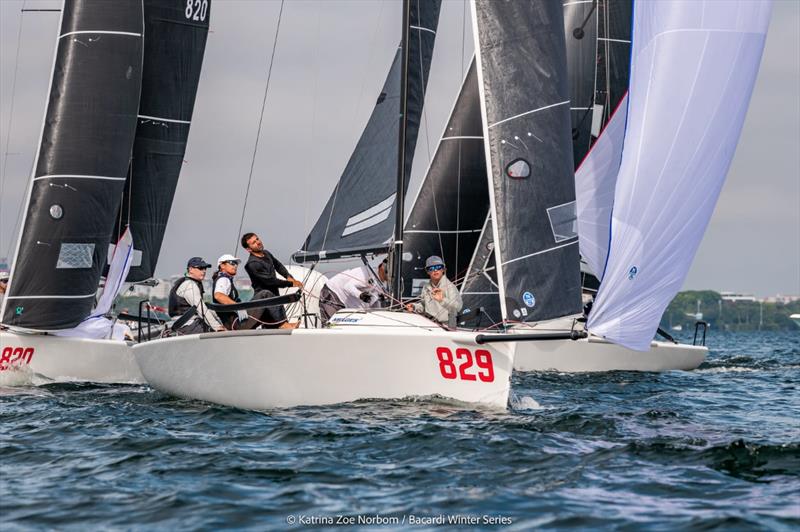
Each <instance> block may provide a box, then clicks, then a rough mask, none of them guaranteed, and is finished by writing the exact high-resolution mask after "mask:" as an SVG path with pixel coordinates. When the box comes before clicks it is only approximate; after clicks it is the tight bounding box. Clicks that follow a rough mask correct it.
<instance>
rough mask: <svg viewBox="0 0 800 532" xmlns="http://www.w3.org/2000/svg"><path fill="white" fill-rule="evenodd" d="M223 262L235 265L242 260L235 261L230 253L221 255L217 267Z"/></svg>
mask: <svg viewBox="0 0 800 532" xmlns="http://www.w3.org/2000/svg"><path fill="white" fill-rule="evenodd" d="M223 262H235V263H236V264H239V263H240V262H242V260H241V259H237V258H236V257H234V256H233V255H231V254H230V253H226V254H224V255H222V256H221V257H220V258H218V259H217V266H219V265H220V264H222V263H223Z"/></svg>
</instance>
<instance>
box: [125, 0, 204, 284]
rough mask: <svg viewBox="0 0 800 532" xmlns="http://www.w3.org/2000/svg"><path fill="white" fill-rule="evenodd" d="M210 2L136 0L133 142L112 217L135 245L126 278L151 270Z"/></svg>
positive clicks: (182, 146)
mask: <svg viewBox="0 0 800 532" xmlns="http://www.w3.org/2000/svg"><path fill="white" fill-rule="evenodd" d="M210 18H211V2H210V0H202V1H200V0H195V1H193V2H186V1H184V0H170V1H168V2H164V1H162V0H145V1H144V26H145V40H144V66H143V74H142V94H141V100H140V104H139V116H138V124H137V127H136V140H135V142H134V146H133V158H132V160H131V166H130V171H129V175H128V182H127V183H126V186H125V198H124V200H123V202H122V213H121V215H120V217H119V220H120V227H119V230H118V233H119V234H120V235H121V234H123V233H124V232H125V230H126V228H127V227H130V230H131V232H132V234H133V241H134V244H135V251H134V256H133V266H132V267H131V271H130V273H129V275H128V281H141V280H144V279H148V278H150V277H152V276H153V273H154V271H155V267H156V263H157V261H158V255H159V252H160V250H161V242H162V240H163V238H164V231H165V229H166V226H167V220H168V218H169V212H170V209H171V207H172V200H173V197H174V195H175V188H176V187H177V185H178V177H179V175H180V172H181V168H183V156H184V154H185V152H186V141H187V138H188V136H189V126H190V125H191V121H192V111H193V109H194V101H195V95H196V93H197V86H198V83H199V81H200V69H201V67H202V64H203V53H204V51H205V46H206V36H207V35H208V25H209V20H210Z"/></svg>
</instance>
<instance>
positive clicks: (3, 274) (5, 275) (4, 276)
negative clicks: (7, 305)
mask: <svg viewBox="0 0 800 532" xmlns="http://www.w3.org/2000/svg"><path fill="white" fill-rule="evenodd" d="M10 276H11V275H10V274H9V273H8V272H0V281H8V278H9V277H10Z"/></svg>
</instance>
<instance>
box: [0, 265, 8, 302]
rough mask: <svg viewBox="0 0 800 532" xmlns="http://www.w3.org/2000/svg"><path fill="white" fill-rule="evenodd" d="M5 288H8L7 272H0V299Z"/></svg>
mask: <svg viewBox="0 0 800 532" xmlns="http://www.w3.org/2000/svg"><path fill="white" fill-rule="evenodd" d="M7 288H8V272H0V301H2V300H3V297H4V296H5V293H6V289H7Z"/></svg>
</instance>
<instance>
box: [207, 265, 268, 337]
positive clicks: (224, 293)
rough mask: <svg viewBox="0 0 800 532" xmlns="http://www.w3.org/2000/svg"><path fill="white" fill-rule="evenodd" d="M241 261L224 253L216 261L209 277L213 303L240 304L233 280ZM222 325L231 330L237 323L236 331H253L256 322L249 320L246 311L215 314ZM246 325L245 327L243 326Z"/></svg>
mask: <svg viewBox="0 0 800 532" xmlns="http://www.w3.org/2000/svg"><path fill="white" fill-rule="evenodd" d="M240 262H241V260H239V259H237V258H236V257H234V256H233V255H231V254H229V253H226V254H225V255H222V256H221V257H220V258H219V259H217V271H216V272H214V275H213V276H212V277H211V285H212V289H211V293H212V294H213V297H214V303H217V304H219V305H233V304H235V303H240V302H241V299H239V290H238V289H237V288H236V284H235V280H234V278H235V277H236V271H237V270H238V269H239V263H240ZM217 314H218V315H219V318H220V319H221V320H222V323H223V324H224V325H225V328H226V329H233V328H234V325H235V324H237V323H238V327H236V328H237V329H254V328H255V327H256V326H257V325H258V322H256V321H255V320H250V319H249V317H250V316H249V315H248V314H247V311H244V310H238V311H236V312H226V311H219V312H217ZM245 325H247V326H245Z"/></svg>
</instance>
